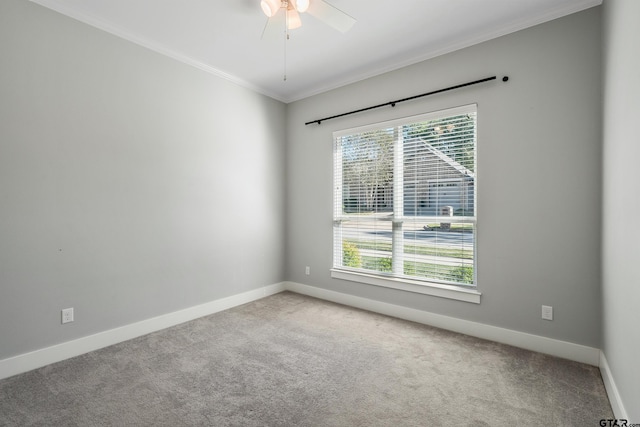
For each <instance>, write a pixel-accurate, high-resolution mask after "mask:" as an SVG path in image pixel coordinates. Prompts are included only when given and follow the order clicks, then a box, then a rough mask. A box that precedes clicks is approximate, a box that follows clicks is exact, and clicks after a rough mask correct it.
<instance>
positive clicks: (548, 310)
mask: <svg viewBox="0 0 640 427" xmlns="http://www.w3.org/2000/svg"><path fill="white" fill-rule="evenodd" d="M542 318H543V319H544V320H553V307H551V306H550V305H543V306H542Z"/></svg>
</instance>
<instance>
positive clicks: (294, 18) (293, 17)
mask: <svg viewBox="0 0 640 427" xmlns="http://www.w3.org/2000/svg"><path fill="white" fill-rule="evenodd" d="M300 27H302V20H301V19H300V15H299V14H298V12H297V11H296V10H295V9H288V10H287V28H288V29H290V30H295V29H296V28H300Z"/></svg>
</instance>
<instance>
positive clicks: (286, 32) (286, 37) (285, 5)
mask: <svg viewBox="0 0 640 427" xmlns="http://www.w3.org/2000/svg"><path fill="white" fill-rule="evenodd" d="M282 7H283V8H284V73H283V74H284V80H283V81H285V82H286V81H287V40H289V13H288V11H289V2H288V1H283V2H282Z"/></svg>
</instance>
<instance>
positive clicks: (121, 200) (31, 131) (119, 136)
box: [0, 0, 285, 359]
mask: <svg viewBox="0 0 640 427" xmlns="http://www.w3.org/2000/svg"><path fill="white" fill-rule="evenodd" d="M284 138H285V106H284V104H282V103H280V102H277V101H274V100H272V99H270V98H267V97H264V96H261V95H258V94H256V93H254V92H252V91H250V90H247V89H244V88H241V87H239V86H237V85H234V84H232V83H229V82H227V81H225V80H223V79H220V78H217V77H215V76H212V75H209V74H207V73H205V72H202V71H199V70H197V69H195V68H192V67H190V66H187V65H184V64H181V63H179V62H176V61H174V60H171V59H169V58H166V57H164V56H161V55H159V54H156V53H153V52H151V51H149V50H147V49H144V48H142V47H139V46H137V45H135V44H132V43H129V42H127V41H124V40H122V39H119V38H117V37H114V36H111V35H109V34H107V33H104V32H102V31H99V30H97V29H93V28H91V27H89V26H86V25H84V24H81V23H79V22H77V21H74V20H72V19H69V18H66V17H63V16H62V15H59V14H57V13H55V12H52V11H50V10H48V9H45V8H42V7H40V6H38V5H35V4H33V3H30V2H27V1H25V0H2V1H1V2H0V343H1V345H0V359H4V358H7V357H10V356H13V355H17V354H20V353H24V352H27V351H30V350H34V349H38V348H43V347H46V346H49V345H53V344H56V343H60V342H63V341H67V340H70V339H73V338H77V337H81V336H84V335H88V334H92V333H96V332H100V331H104V330H107V329H111V328H114V327H117V326H120V325H125V324H129V323H132V322H135V321H138V320H142V319H147V318H150V317H153V316H157V315H161V314H164V313H168V312H171V311H175V310H178V309H181V308H185V307H190V306H193V305H197V304H202V303H205V302H208V301H211V300H214V299H218V298H221V297H225V296H229V295H234V294H238V293H240V292H244V291H248V290H252V289H256V288H258V287H261V286H265V285H270V284H273V283H277V282H280V281H282V280H283V278H284V272H283V271H284V262H283V254H284V242H283V240H282V235H283V234H284V219H283V218H284V209H285V204H284V187H285V183H284V158H285V157H284V148H285V145H284ZM230 184H231V185H230ZM66 307H74V308H75V314H76V321H75V322H74V323H72V324H69V325H64V326H63V325H61V324H60V310H61V309H62V308H66Z"/></svg>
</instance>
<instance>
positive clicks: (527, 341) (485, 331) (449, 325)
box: [284, 282, 600, 366]
mask: <svg viewBox="0 0 640 427" xmlns="http://www.w3.org/2000/svg"><path fill="white" fill-rule="evenodd" d="M284 287H285V289H286V290H288V291H291V292H296V293H299V294H304V295H309V296H312V297H315V298H320V299H324V300H327V301H332V302H336V303H339V304H344V305H348V306H351V307H356V308H360V309H363V310H368V311H373V312H376V313H380V314H385V315H388V316H393V317H397V318H400V319H405V320H410V321H412V322H417V323H422V324H425V325H430V326H435V327H438V328H442V329H447V330H450V331H454V332H460V333H462V334H466V335H471V336H474V337H478V338H483V339H487V340H491V341H496V342H500V343H503V344H508V345H512V346H514V347H519V348H524V349H527V350H532V351H537V352H539V353H545V354H549V355H552V356H557V357H562V358H564V359H569V360H574V361H576V362H581V363H587V364H589V365H593V366H598V365H599V363H600V350H599V349H597V348H593V347H587V346H584V345H580V344H574V343H570V342H566V341H560V340H555V339H552V338H546V337H541V336H539V335H533V334H528V333H525V332H518V331H514V330H511V329H505V328H500V327H497V326H491V325H485V324H482V323H477V322H471V321H469V320H462V319H457V318H455V317H449V316H443V315H441V314H434V313H429V312H426V311H422V310H416V309H413V308H407V307H402V306H398V305H394V304H389V303H385V302H380V301H374V300H371V299H367V298H362V297H357V296H354V295H348V294H343V293H341V292H335V291H330V290H327V289H322V288H317V287H315V286H308V285H303V284H300V283H295V282H284Z"/></svg>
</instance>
